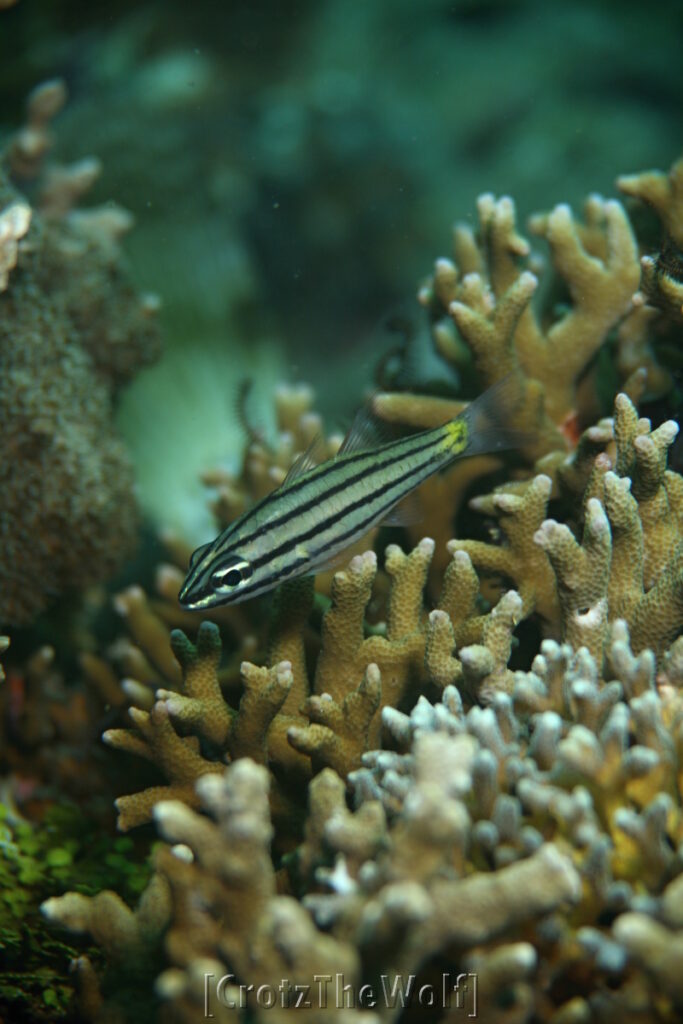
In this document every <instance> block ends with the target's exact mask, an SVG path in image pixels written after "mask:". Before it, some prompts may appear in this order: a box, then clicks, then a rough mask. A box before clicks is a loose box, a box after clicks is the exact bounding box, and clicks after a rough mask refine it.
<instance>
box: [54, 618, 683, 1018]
mask: <svg viewBox="0 0 683 1024" xmlns="http://www.w3.org/2000/svg"><path fill="white" fill-rule="evenodd" d="M605 664H606V668H605V671H604V674H603V672H602V671H601V669H600V667H599V664H598V663H597V662H596V661H595V660H594V659H593V658H592V657H591V655H590V654H589V653H588V651H587V650H585V649H581V650H578V651H575V650H573V649H572V648H571V647H570V646H569V645H568V644H564V645H559V644H557V643H555V642H554V641H544V643H543V645H542V648H541V653H540V654H539V655H538V656H537V658H536V659H535V661H534V664H533V666H532V669H531V671H529V672H522V671H518V672H516V673H514V680H513V685H512V686H511V692H510V693H504V692H502V691H501V690H498V691H497V693H496V694H495V695H494V696H493V698H492V702H491V706H490V707H488V708H486V709H482V708H481V707H478V706H474V707H471V708H470V710H469V711H467V712H465V710H464V707H463V703H462V700H461V696H460V694H459V692H458V689H456V687H455V686H453V685H448V686H447V687H446V688H445V690H444V691H443V695H442V699H441V701H440V702H438V703H435V704H430V703H429V702H428V701H427V700H425V699H424V698H421V699H420V700H419V701H418V703H417V704H416V705H415V707H414V708H413V710H412V711H411V712H410V713H409V714H404V713H402V712H399V711H397V710H396V709H394V708H390V707H387V708H385V710H384V712H383V716H382V717H383V722H384V726H385V728H386V730H387V732H388V734H389V735H390V736H391V743H392V749H391V750H388V749H387V750H376V751H371V752H368V753H366V754H365V755H364V756H363V767H362V768H360V769H359V770H356V771H354V772H352V773H351V774H350V775H349V777H348V781H349V783H350V786H351V790H352V793H353V810H350V809H349V808H348V806H347V803H346V800H345V786H344V782H343V779H342V778H340V777H339V776H338V775H337V773H336V772H334V771H333V770H332V769H331V768H326V769H324V770H323V771H322V772H320V773H319V774H318V775H317V776H316V777H315V778H314V779H313V780H312V782H311V783H310V785H309V811H308V819H307V823H306V827H305V833H304V841H303V844H302V845H301V846H300V848H299V850H298V851H297V855H296V857H295V858H293V859H290V860H289V862H288V867H289V871H290V873H293V875H294V876H295V878H296V880H297V886H298V888H299V890H300V892H301V894H302V902H303V906H302V905H301V903H300V902H298V901H297V900H295V899H293V898H292V896H290V895H288V894H287V890H286V883H285V882H284V880H283V879H280V884H278V880H277V876H276V873H275V870H274V867H273V863H272V861H271V856H270V853H269V847H270V844H271V842H272V840H273V827H272V824H271V819H270V815H269V807H268V786H269V779H268V773H267V771H266V770H265V768H264V767H263V766H262V765H257V764H255V763H254V762H253V761H251V760H250V759H240V760H238V761H237V762H235V763H234V764H232V765H230V766H229V767H228V768H227V770H226V771H225V773H224V774H222V775H221V774H216V775H210V776H206V777H205V778H203V779H202V780H200V781H199V782H198V784H197V793H198V801H199V806H200V807H201V808H202V809H203V810H204V812H205V815H208V817H207V816H205V815H200V814H198V813H197V812H196V811H194V810H192V809H190V808H188V807H187V806H186V805H185V804H184V803H179V802H176V801H171V802H162V803H160V804H158V805H157V807H156V809H155V818H156V820H157V823H158V826H159V828H160V830H161V832H162V834H163V836H164V837H165V838H166V840H167V841H169V842H170V843H172V844H176V845H175V846H172V847H170V848H169V847H162V848H161V849H160V850H159V851H158V853H157V855H156V871H157V874H156V876H155V881H154V885H155V886H157V887H158V886H160V885H161V886H165V885H168V886H169V887H170V894H171V924H170V927H169V930H168V932H167V935H166V940H165V945H166V955H167V958H168V964H169V966H168V967H167V968H166V969H165V970H164V972H163V973H162V974H161V976H160V978H159V980H158V990H159V992H160V994H161V995H162V997H164V999H166V1000H167V1001H168V1003H169V1006H168V1010H169V1012H170V1013H172V1014H173V1015H174V1016H173V1019H177V1020H179V1021H193V1020H195V1019H198V1015H199V1013H200V1012H202V1010H203V1009H204V1008H205V1003H204V999H205V996H206V988H205V986H206V984H207V983H208V984H209V998H210V1000H211V1001H213V1004H215V1007H214V1008H215V1012H216V1013H220V1012H222V1011H223V1010H226V1008H227V1007H226V1006H225V1005H221V1004H222V1003H223V1002H224V1001H225V1002H226V1004H227V1005H230V1003H229V1001H230V1000H239V999H240V998H241V999H243V1000H245V1002H244V1003H242V1004H240V1005H241V1006H243V1007H245V1006H246V1007H248V1008H249V1010H250V1012H251V1013H252V1014H253V1016H254V1019H256V1020H262V1019H263V1020H265V1019H266V1018H268V1019H271V1016H272V1017H273V1019H276V1020H280V1019H288V1018H289V1015H290V1014H291V1012H292V1011H293V1009H295V1007H294V1005H293V1001H292V997H293V994H294V993H296V992H299V991H303V992H305V993H306V994H307V996H308V998H309V999H310V1010H311V1019H314V1020H318V1019H320V1020H322V1019H323V1016H322V1014H323V1012H324V1013H325V1015H326V1016H327V1015H329V1014H330V1013H332V1014H333V1015H334V1013H335V1012H336V1013H337V1014H338V1015H339V1019H340V1020H347V1019H348V1020H355V1019H356V1018H358V1019H359V1020H363V1021H365V1022H374V1024H377V1022H379V1021H391V1020H395V1019H397V1017H398V1015H399V1013H400V1012H401V1004H400V1001H398V1002H392V1001H391V1000H389V1001H387V1000H386V998H384V997H383V995H382V993H383V992H386V991H387V988H388V989H389V990H390V991H391V990H392V989H393V988H394V987H395V986H396V985H398V986H403V985H405V984H412V985H413V986H414V989H415V993H414V995H413V1004H412V1005H413V1006H414V1007H417V1006H418V1005H419V1004H418V1002H417V995H416V993H417V991H418V990H419V989H420V987H421V986H422V985H426V986H430V985H432V984H434V978H435V974H436V973H438V978H439V983H441V975H442V973H443V972H445V975H446V978H447V981H448V987H449V989H450V988H451V986H454V985H455V984H456V981H457V976H458V974H462V975H465V974H469V977H470V980H471V978H472V975H476V981H477V984H478V999H479V1006H480V1007H481V1011H482V1013H483V1014H484V1019H490V1020H497V1019H500V1017H498V1016H496V1013H499V1012H500V1011H501V1007H502V1006H505V1007H506V1013H507V1015H508V1016H507V1018H506V1019H509V1015H510V1013H511V1012H513V1011H514V1013H516V1014H517V1016H516V1017H513V1019H519V1020H531V1019H538V1020H548V1021H549V1020H563V1019H571V1020H589V1019H593V1016H592V1015H597V1016H596V1019H601V1020H611V1019H618V1018H619V1016H620V1015H623V1014H624V1013H625V1012H626V1010H627V1008H630V1010H631V1011H632V1012H636V1011H635V1008H636V1007H640V1010H638V1012H637V1014H636V1016H635V1017H633V1018H632V1019H634V1020H637V1021H642V1022H643V1024H644V1022H646V1021H648V1020H652V1019H657V1020H661V1021H663V1022H671V1024H673V1021H675V1020H677V1019H678V1017H679V1015H680V1011H681V1007H682V1006H683V1003H682V1002H681V1000H682V999H683V995H682V993H681V987H680V979H679V977H678V972H677V970H676V967H675V964H676V962H677V961H676V956H677V954H678V948H679V946H680V942H681V940H682V939H681V924H682V919H681V914H680V889H681V878H682V876H681V874H680V863H679V858H678V857H677V854H676V852H675V851H676V849H677V848H678V846H679V844H680V843H681V840H682V839H683V809H682V807H683V790H681V781H680V780H681V774H680V735H679V734H680V723H681V716H682V713H683V707H682V705H681V696H680V693H678V692H669V693H662V694H661V695H660V694H658V692H657V687H656V680H655V660H654V656H653V654H652V652H649V651H644V652H642V653H641V654H640V655H638V656H635V655H634V654H633V653H632V651H631V648H630V644H629V637H628V630H627V628H626V626H625V624H624V623H623V622H618V623H615V624H614V625H613V626H612V627H611V631H610V637H609V642H608V657H607V660H606V663H605ZM178 844H179V845H178ZM283 886H284V888H283ZM153 891H154V889H150V892H153ZM68 899H69V898H65V902H62V903H59V902H55V903H52V904H51V907H52V908H54V910H53V913H52V916H53V917H54V918H55V919H56V920H59V921H61V923H62V924H64V925H66V926H67V927H69V926H72V925H73V921H72V918H71V915H70V913H68V912H67V902H68ZM304 908H305V909H304ZM96 909H97V904H96V902H95V901H93V900H79V901H78V910H79V913H78V921H77V926H78V928H79V929H80V928H82V927H83V926H84V925H87V922H88V921H90V922H92V923H91V925H90V930H91V931H93V930H99V929H101V927H102V925H101V923H99V922H97V921H96V917H95V915H96ZM306 911H308V913H307V912H306ZM309 915H310V916H309ZM127 919H128V918H127ZM111 927H113V919H112V925H111ZM107 941H109V940H107ZM327 974H331V975H332V978H333V979H335V978H337V977H341V978H342V989H341V990H342V992H343V993H345V996H344V1001H343V1002H342V1003H341V1004H338V1003H335V1006H336V1010H335V1006H332V1005H328V1007H327V1008H324V1007H323V1006H322V1005H321V992H322V991H323V989H321V988H320V986H316V985H315V984H314V981H315V978H316V976H320V975H323V976H325V975H327ZM221 978H225V979H226V981H227V982H228V988H227V989H225V987H224V986H225V982H224V983H223V991H222V993H221V991H219V990H218V989H217V987H216V986H217V985H218V981H219V979H221ZM411 978H412V979H413V981H412V982H410V981H409V979H411ZM207 979H208V981H207ZM383 985H385V986H386V987H385V988H383V987H382V986H383ZM239 986H242V987H241V988H240V987H239ZM249 986H253V987H249ZM344 986H345V987H344ZM283 990H284V991H285V993H286V994H287V995H286V997H284V998H281V995H282V993H283ZM351 993H352V994H353V996H352V995H351ZM451 994H452V993H451ZM462 994H463V995H464V990H463V993H462ZM363 997H365V999H364V998H363ZM436 998H437V999H438V1000H441V999H442V998H443V996H442V993H441V990H440V989H439V992H438V996H437V997H436ZM470 998H471V993H470ZM261 999H263V1000H265V999H267V1000H268V1006H267V1007H266V1005H265V1003H264V1002H261ZM373 999H374V1002H373V1001H372V1000H373ZM271 1003H272V1005H271ZM436 1005H440V1004H439V1003H437V1004H436ZM655 1007H656V1011H655ZM470 1008H471V1004H470ZM443 1009H444V1012H445V1011H446V1007H445V1006H444V1007H443ZM653 1014H655V1016H653ZM444 1019H446V1018H445V1017H444Z"/></svg>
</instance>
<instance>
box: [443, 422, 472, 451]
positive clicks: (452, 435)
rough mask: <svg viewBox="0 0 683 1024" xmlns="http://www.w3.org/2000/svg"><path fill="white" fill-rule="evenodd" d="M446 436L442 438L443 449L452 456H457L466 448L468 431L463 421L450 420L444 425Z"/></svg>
mask: <svg viewBox="0 0 683 1024" xmlns="http://www.w3.org/2000/svg"><path fill="white" fill-rule="evenodd" d="M444 429H445V431H446V436H445V438H444V449H445V450H446V451H447V452H451V454H452V455H459V454H460V452H464V451H465V448H467V442H468V441H469V431H468V429H467V423H466V422H465V420H464V419H457V420H451V422H450V423H446V424H445V425H444Z"/></svg>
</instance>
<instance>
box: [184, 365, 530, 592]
mask: <svg viewBox="0 0 683 1024" xmlns="http://www.w3.org/2000/svg"><path fill="white" fill-rule="evenodd" d="M512 393H514V394H515V402H514V404H515V405H517V404H518V399H517V398H516V394H517V393H516V391H515V389H514V387H513V386H512V385H511V380H510V378H509V377H508V378H505V379H504V380H502V381H501V382H499V383H498V384H496V385H494V386H493V387H492V388H489V390H488V391H486V392H485V393H484V394H483V395H481V396H480V397H479V398H477V399H476V400H475V401H473V402H470V404H469V405H468V406H467V408H466V409H465V410H464V411H463V412H461V413H460V415H458V416H457V417H456V418H455V419H453V420H450V421H449V422H448V423H445V424H444V425H443V426H440V427H436V428H434V429H431V430H424V431H422V432H421V433H419V434H413V435H412V436H410V437H404V438H400V439H398V440H395V441H389V442H388V443H385V444H381V445H379V446H377V445H375V446H369V445H368V441H367V436H368V433H369V428H368V419H367V414H366V416H365V418H363V416H362V415H360V416H359V417H357V418H356V422H355V423H354V427H352V429H351V431H350V433H349V435H348V437H347V438H346V439H345V441H344V443H343V444H342V446H341V448H340V449H339V452H338V453H337V455H336V456H335V457H334V458H332V459H329V460H328V461H327V462H323V463H322V464H320V465H318V466H314V467H313V468H308V465H307V458H306V455H305V454H304V456H302V457H300V459H299V460H298V461H297V462H296V463H295V464H294V465H293V467H292V469H291V470H290V471H289V473H288V474H287V477H286V479H285V480H284V481H283V483H282V484H281V485H280V486H279V487H278V488H277V489H276V490H274V491H273V492H272V493H271V494H269V495H267V496H266V497H265V498H264V499H263V500H262V501H260V502H259V503H258V504H257V505H255V506H254V507H253V508H251V509H249V511H247V512H245V513H244V515H242V516H240V518H239V519H237V520H235V522H234V523H231V524H230V525H229V526H228V527H226V529H225V530H223V532H222V533H221V534H220V535H219V536H218V537H217V538H216V539H215V540H214V541H212V542H210V543H209V544H204V545H203V546H202V547H200V548H197V550H196V551H195V552H194V554H193V555H192V558H191V559H190V567H189V571H188V574H187V577H186V579H185V582H184V583H183V586H182V589H181V591H180V594H179V595H178V600H179V602H180V604H181V605H182V606H183V607H184V608H189V609H196V610H204V609H206V608H213V607H215V606H216V605H226V604H236V603H237V602H238V601H245V600H247V599H249V598H252V597H257V596H258V595H259V594H264V593H266V592H267V591H269V590H272V589H273V588H274V587H276V586H277V585H278V584H279V583H282V582H283V581H284V580H288V579H292V578H293V577H295V576H303V575H308V574H311V573H316V572H321V571H323V570H324V569H326V568H329V567H330V566H331V565H333V564H334V563H335V562H336V560H337V558H338V556H339V555H340V553H341V552H343V551H344V549H345V548H348V547H350V546H351V545H352V544H354V543H355V542H356V541H357V540H360V538H361V537H362V536H363V534H365V533H367V531H368V530H369V529H370V528H371V527H373V526H375V525H377V524H378V523H380V522H382V520H386V519H387V516H388V515H389V513H391V511H392V509H394V508H395V506H396V505H398V504H399V502H401V501H402V500H403V499H404V498H405V497H406V496H407V495H408V494H410V492H411V491H413V490H414V489H415V488H416V487H419V486H420V484H421V483H423V481H425V480H426V479H427V478H428V477H430V476H432V475H433V474H434V473H436V472H438V471H439V470H441V469H443V468H444V467H446V466H447V465H448V464H449V463H451V462H453V461H454V460H455V459H457V458H460V457H461V456H469V455H480V454H482V453H483V452H492V451H500V450H502V449H504V448H513V447H518V446H519V445H520V444H524V443H526V442H528V440H529V435H526V434H521V433H520V432H516V431H511V430H509V429H508V428H507V427H506V425H505V420H506V419H507V418H508V417H509V415H510V413H511V411H512V410H511V406H512V404H513V403H512V402H511V394H512Z"/></svg>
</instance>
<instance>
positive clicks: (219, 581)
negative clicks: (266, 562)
mask: <svg viewBox="0 0 683 1024" xmlns="http://www.w3.org/2000/svg"><path fill="white" fill-rule="evenodd" d="M251 574H252V568H251V566H250V565H249V563H248V562H237V564H233V565H227V566H225V567H223V568H222V569H216V570H215V572H214V573H213V575H212V577H211V581H212V583H213V584H214V586H216V587H217V588H218V589H223V590H232V589H234V588H235V587H237V586H239V584H240V583H244V582H245V581H246V580H248V579H249V577H250V576H251Z"/></svg>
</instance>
